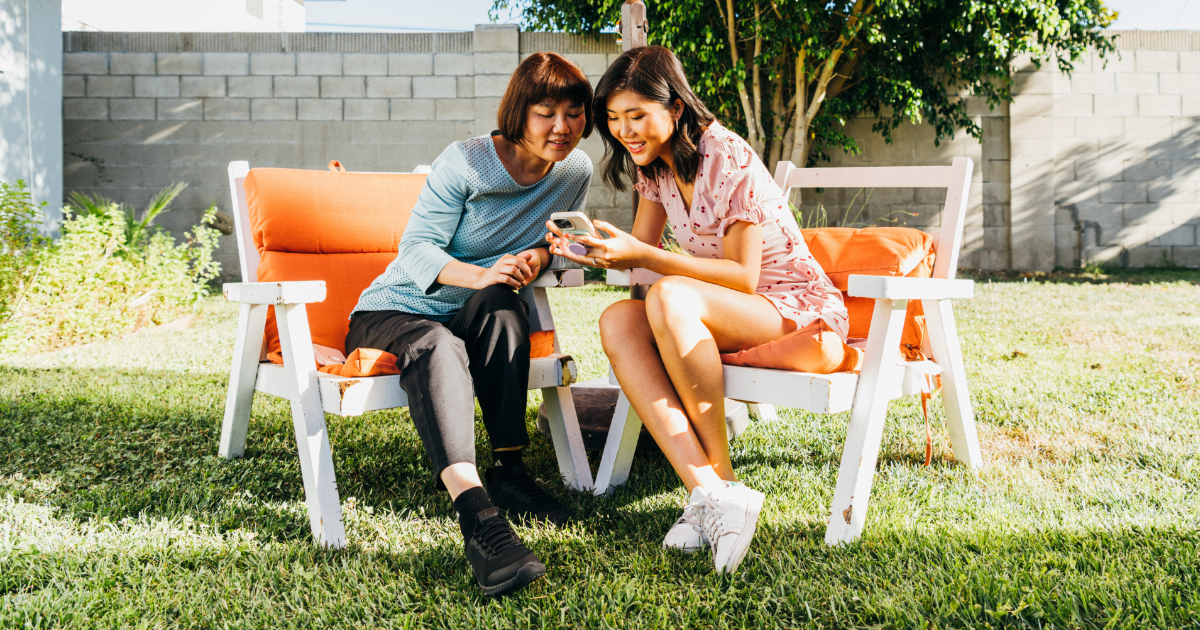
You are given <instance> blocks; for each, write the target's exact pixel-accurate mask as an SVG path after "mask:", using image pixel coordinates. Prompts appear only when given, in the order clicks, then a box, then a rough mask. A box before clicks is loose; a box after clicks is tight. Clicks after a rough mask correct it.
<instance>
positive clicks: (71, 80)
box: [62, 75, 87, 97]
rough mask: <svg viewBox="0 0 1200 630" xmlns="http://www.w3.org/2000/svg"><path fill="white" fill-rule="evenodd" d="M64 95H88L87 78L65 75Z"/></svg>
mask: <svg viewBox="0 0 1200 630" xmlns="http://www.w3.org/2000/svg"><path fill="white" fill-rule="evenodd" d="M62 90H63V96H65V97H70V96H87V79H86V77H83V76H77V75H68V76H65V77H63V83H62Z"/></svg>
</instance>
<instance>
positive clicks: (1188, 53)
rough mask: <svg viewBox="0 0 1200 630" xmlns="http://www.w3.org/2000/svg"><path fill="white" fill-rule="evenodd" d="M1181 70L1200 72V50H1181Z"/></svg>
mask: <svg viewBox="0 0 1200 630" xmlns="http://www.w3.org/2000/svg"><path fill="white" fill-rule="evenodd" d="M1179 71H1180V72H1200V51H1197V50H1181V51H1179Z"/></svg>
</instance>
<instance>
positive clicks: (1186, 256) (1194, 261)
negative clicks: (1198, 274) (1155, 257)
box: [1171, 247, 1200, 269]
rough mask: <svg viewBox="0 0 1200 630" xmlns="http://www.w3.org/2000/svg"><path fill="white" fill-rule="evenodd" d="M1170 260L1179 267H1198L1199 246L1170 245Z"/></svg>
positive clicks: (1199, 261)
mask: <svg viewBox="0 0 1200 630" xmlns="http://www.w3.org/2000/svg"><path fill="white" fill-rule="evenodd" d="M1171 262H1172V263H1174V264H1176V265H1179V266H1180V267H1188V268H1191V269H1195V268H1197V267H1200V247H1172V248H1171Z"/></svg>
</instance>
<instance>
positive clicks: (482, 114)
mask: <svg viewBox="0 0 1200 630" xmlns="http://www.w3.org/2000/svg"><path fill="white" fill-rule="evenodd" d="M499 112H500V99H499V98H492V97H487V98H480V97H479V96H478V95H476V97H475V123H476V124H477V125H479V124H482V125H483V126H484V127H486V129H481V130H480V132H481V133H486V132H488V131H491V130H492V129H495V128H496V115H497V114H498V113H499ZM593 161H595V160H593Z"/></svg>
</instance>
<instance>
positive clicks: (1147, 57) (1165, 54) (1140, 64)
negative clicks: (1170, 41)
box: [1134, 50, 1179, 72]
mask: <svg viewBox="0 0 1200 630" xmlns="http://www.w3.org/2000/svg"><path fill="white" fill-rule="evenodd" d="M1134 59H1135V60H1136V63H1137V71H1138V72H1179V53H1177V52H1175V51H1174V50H1137V51H1134Z"/></svg>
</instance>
